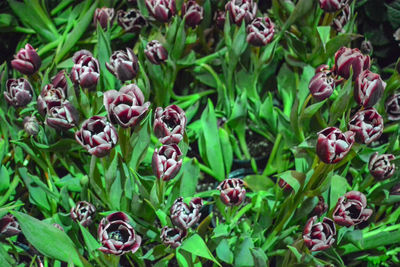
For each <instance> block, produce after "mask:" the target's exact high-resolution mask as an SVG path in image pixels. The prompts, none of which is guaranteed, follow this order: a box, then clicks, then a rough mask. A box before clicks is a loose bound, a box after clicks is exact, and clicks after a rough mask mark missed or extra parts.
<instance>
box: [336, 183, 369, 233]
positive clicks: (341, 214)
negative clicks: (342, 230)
mask: <svg viewBox="0 0 400 267" xmlns="http://www.w3.org/2000/svg"><path fill="white" fill-rule="evenodd" d="M366 207H367V198H366V197H365V195H364V194H363V193H361V192H358V191H350V192H348V193H346V194H345V195H344V196H343V197H340V198H339V200H338V202H337V204H336V207H335V210H334V212H333V215H332V216H333V220H334V221H335V223H337V224H338V225H340V226H346V227H350V226H353V225H357V224H359V223H361V222H364V221H366V220H368V219H369V217H370V216H371V215H372V210H371V209H366Z"/></svg>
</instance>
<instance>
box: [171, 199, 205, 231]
mask: <svg viewBox="0 0 400 267" xmlns="http://www.w3.org/2000/svg"><path fill="white" fill-rule="evenodd" d="M202 206H203V201H202V199H201V198H193V199H192V200H191V201H190V207H189V206H188V205H187V204H186V203H185V202H183V198H182V197H179V198H177V199H176V200H175V202H174V204H173V205H172V207H171V210H170V214H171V221H172V223H173V224H174V225H175V226H177V227H179V228H180V229H182V230H184V229H188V228H190V227H192V226H193V225H195V224H196V223H197V221H198V220H199V219H200V216H201V213H200V209H201V207H202Z"/></svg>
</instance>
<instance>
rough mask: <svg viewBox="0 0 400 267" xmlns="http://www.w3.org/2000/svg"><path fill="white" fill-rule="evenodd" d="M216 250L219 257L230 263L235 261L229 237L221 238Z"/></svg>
mask: <svg viewBox="0 0 400 267" xmlns="http://www.w3.org/2000/svg"><path fill="white" fill-rule="evenodd" d="M215 251H216V252H217V257H218V258H219V259H221V260H222V261H224V262H226V263H229V264H232V263H233V253H232V251H231V249H230V247H229V243H228V239H226V238H224V239H221V242H219V244H218V246H217V248H216V250H215Z"/></svg>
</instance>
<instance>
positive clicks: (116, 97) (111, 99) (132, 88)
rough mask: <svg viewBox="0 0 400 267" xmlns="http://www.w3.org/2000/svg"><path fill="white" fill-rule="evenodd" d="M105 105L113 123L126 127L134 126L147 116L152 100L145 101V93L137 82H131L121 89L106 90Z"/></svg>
mask: <svg viewBox="0 0 400 267" xmlns="http://www.w3.org/2000/svg"><path fill="white" fill-rule="evenodd" d="M104 106H105V108H106V110H107V113H108V118H109V120H110V121H111V122H112V123H114V124H119V125H121V126H122V127H124V128H128V127H132V128H134V127H136V125H138V124H139V123H140V122H141V121H142V119H143V118H144V117H145V116H146V114H147V110H148V109H149V106H150V102H145V100H144V95H143V93H142V91H141V90H140V88H139V87H138V86H137V85H136V84H129V85H126V86H124V87H122V88H121V89H120V90H119V91H116V90H109V91H107V92H105V93H104Z"/></svg>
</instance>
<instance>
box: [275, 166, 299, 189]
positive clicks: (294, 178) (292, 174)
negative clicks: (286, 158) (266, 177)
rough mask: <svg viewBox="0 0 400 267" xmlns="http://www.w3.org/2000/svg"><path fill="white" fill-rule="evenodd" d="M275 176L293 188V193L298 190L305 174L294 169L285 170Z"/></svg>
mask: <svg viewBox="0 0 400 267" xmlns="http://www.w3.org/2000/svg"><path fill="white" fill-rule="evenodd" d="M276 176H278V177H279V178H280V179H283V180H284V181H285V182H286V183H288V184H289V185H290V186H291V187H292V188H293V190H294V192H295V193H297V191H299V189H300V186H301V184H302V183H304V180H305V175H304V174H303V173H300V172H296V171H286V172H283V173H280V174H277V175H276Z"/></svg>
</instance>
